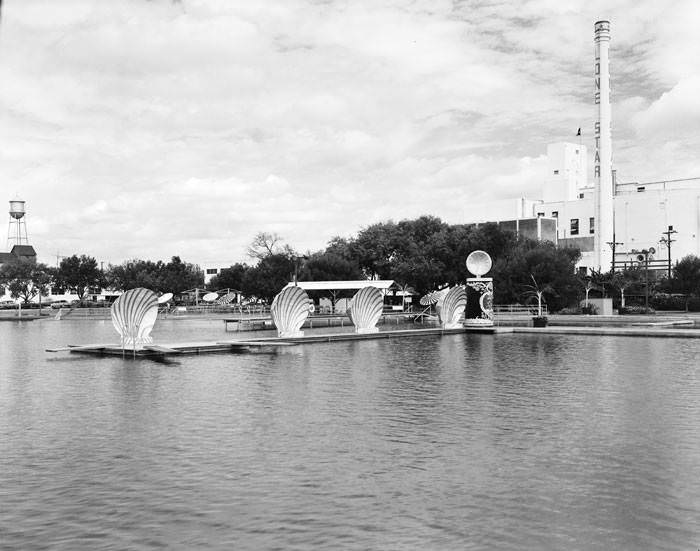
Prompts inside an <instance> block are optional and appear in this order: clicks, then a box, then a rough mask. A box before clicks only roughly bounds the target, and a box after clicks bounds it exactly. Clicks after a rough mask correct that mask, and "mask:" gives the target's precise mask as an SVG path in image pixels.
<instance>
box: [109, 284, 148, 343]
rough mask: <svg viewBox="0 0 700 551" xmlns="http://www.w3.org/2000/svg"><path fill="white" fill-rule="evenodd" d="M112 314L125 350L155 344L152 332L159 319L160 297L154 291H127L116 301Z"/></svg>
mask: <svg viewBox="0 0 700 551" xmlns="http://www.w3.org/2000/svg"><path fill="white" fill-rule="evenodd" d="M110 314H111V316H112V324H113V325H114V328H115V329H116V330H117V332H118V333H119V335H121V345H122V347H123V348H124V347H127V346H131V347H133V348H134V349H136V348H137V347H138V346H141V345H144V344H148V343H151V342H153V339H152V338H151V330H152V329H153V326H154V325H155V323H156V318H157V317H158V296H157V295H156V294H155V293H154V292H153V291H150V290H149V289H143V288H141V287H139V288H137V289H130V290H128V291H126V292H125V293H124V294H123V295H120V296H119V297H117V300H115V301H114V304H112V307H111V308H110Z"/></svg>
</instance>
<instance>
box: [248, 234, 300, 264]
mask: <svg viewBox="0 0 700 551" xmlns="http://www.w3.org/2000/svg"><path fill="white" fill-rule="evenodd" d="M281 243H282V237H280V236H279V235H278V234H276V233H268V232H259V233H257V234H256V235H255V237H254V238H253V241H252V242H251V243H250V245H248V251H247V253H248V256H249V257H250V258H255V259H257V260H262V259H263V258H267V257H268V256H271V255H273V254H287V255H288V256H291V255H293V254H294V251H293V250H292V249H291V248H290V247H289V246H288V245H284V246H282V245H281Z"/></svg>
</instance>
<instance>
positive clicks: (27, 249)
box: [0, 245, 36, 300]
mask: <svg viewBox="0 0 700 551" xmlns="http://www.w3.org/2000/svg"><path fill="white" fill-rule="evenodd" d="M17 258H26V259H28V260H30V261H31V262H36V251H35V250H34V247H32V246H31V245H15V246H14V247H12V250H11V251H10V252H9V253H2V252H0V266H2V265H3V264H5V263H6V262H10V261H12V260H14V259H17ZM7 293H8V291H7V289H5V287H4V286H0V299H2V300H10V296H9V295H8V294H7Z"/></svg>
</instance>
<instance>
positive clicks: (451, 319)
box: [438, 285, 467, 329]
mask: <svg viewBox="0 0 700 551" xmlns="http://www.w3.org/2000/svg"><path fill="white" fill-rule="evenodd" d="M466 306H467V292H466V290H465V289H464V287H463V286H462V285H458V286H457V287H452V289H450V290H449V291H448V292H447V294H446V295H445V298H444V299H443V300H442V303H441V304H440V305H439V308H438V316H439V317H440V323H441V324H442V328H443V329H457V328H458V327H462V324H461V323H460V319H461V318H462V316H463V315H464V309H465V308H466Z"/></svg>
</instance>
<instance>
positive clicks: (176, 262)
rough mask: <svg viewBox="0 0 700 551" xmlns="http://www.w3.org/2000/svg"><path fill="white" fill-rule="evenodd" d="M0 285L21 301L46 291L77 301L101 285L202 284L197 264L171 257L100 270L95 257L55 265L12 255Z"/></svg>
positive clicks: (1, 269)
mask: <svg viewBox="0 0 700 551" xmlns="http://www.w3.org/2000/svg"><path fill="white" fill-rule="evenodd" d="M0 285H2V286H4V287H6V288H7V290H8V291H9V293H10V296H11V297H12V298H14V299H19V300H21V301H22V302H24V303H27V302H30V301H32V300H34V299H36V298H39V299H40V298H41V297H42V296H43V297H45V296H47V295H49V294H64V293H73V294H75V295H77V296H78V299H79V300H80V302H83V301H84V300H85V297H86V296H87V295H88V294H91V293H92V292H95V293H99V291H100V290H101V289H102V288H108V289H112V290H115V291H126V290H128V289H133V288H135V287H146V288H148V289H152V290H153V291H156V292H160V293H166V292H172V293H181V292H183V291H185V290H187V289H192V288H194V287H202V286H203V285H204V276H203V274H202V271H201V270H200V269H199V266H197V265H195V264H191V263H188V262H183V261H182V260H181V259H180V257H178V256H174V257H172V258H171V260H170V262H163V261H160V260H159V261H157V262H153V261H151V260H128V261H126V262H124V263H122V264H119V265H115V266H113V265H109V266H108V268H107V269H106V270H102V269H101V268H100V267H99V265H98V263H97V260H96V259H95V258H93V257H91V256H87V255H73V256H70V257H66V258H63V259H62V260H61V262H60V264H59V265H58V266H56V267H54V266H47V265H46V264H42V263H37V262H34V261H32V260H30V259H27V258H13V259H11V260H9V261H7V262H5V263H4V264H2V266H0Z"/></svg>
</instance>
